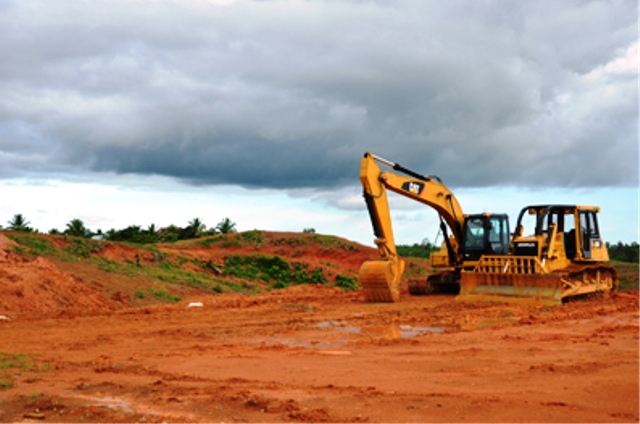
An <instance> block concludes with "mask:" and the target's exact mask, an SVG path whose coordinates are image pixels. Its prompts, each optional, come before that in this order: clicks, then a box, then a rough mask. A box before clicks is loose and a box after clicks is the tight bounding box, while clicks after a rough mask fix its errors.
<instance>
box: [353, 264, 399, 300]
mask: <svg viewBox="0 0 640 424" xmlns="http://www.w3.org/2000/svg"><path fill="white" fill-rule="evenodd" d="M403 270H404V262H402V261H367V262H365V263H363V264H362V266H361V267H360V272H359V274H358V282H359V283H360V285H361V286H362V290H363V292H364V297H365V300H366V301H367V302H397V301H398V300H400V278H401V277H402V272H403Z"/></svg>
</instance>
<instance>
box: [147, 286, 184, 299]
mask: <svg viewBox="0 0 640 424" xmlns="http://www.w3.org/2000/svg"><path fill="white" fill-rule="evenodd" d="M149 293H151V294H152V295H153V296H155V297H156V298H158V299H160V300H164V301H167V302H171V303H176V302H180V301H181V300H182V298H181V297H180V296H174V295H172V294H170V293H167V292H165V291H164V287H160V289H158V290H149Z"/></svg>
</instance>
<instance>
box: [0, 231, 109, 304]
mask: <svg viewBox="0 0 640 424" xmlns="http://www.w3.org/2000/svg"><path fill="white" fill-rule="evenodd" d="M15 245H16V243H15V242H13V241H12V240H9V239H8V238H6V237H5V236H4V235H1V234H0V281H2V283H3V284H2V285H0V314H2V315H7V316H11V315H13V314H15V313H23V312H30V313H34V312H35V313H38V314H51V313H56V312H60V311H65V313H69V314H87V313H101V312H108V311H111V310H113V307H112V306H111V305H110V304H109V302H108V301H107V300H106V298H105V297H104V296H103V295H102V294H101V293H99V292H98V291H96V290H94V289H92V288H90V287H89V286H87V285H86V284H85V283H84V282H82V281H80V280H79V279H78V278H76V277H74V276H72V275H70V274H67V273H66V272H63V271H61V270H60V269H59V268H58V267H57V266H56V265H54V264H53V263H52V262H50V261H49V260H48V259H46V258H44V257H42V256H38V257H36V258H35V259H28V258H26V257H24V256H19V255H17V254H15V253H14V252H13V247H14V246H15Z"/></svg>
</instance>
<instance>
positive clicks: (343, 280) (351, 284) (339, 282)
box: [336, 274, 360, 291]
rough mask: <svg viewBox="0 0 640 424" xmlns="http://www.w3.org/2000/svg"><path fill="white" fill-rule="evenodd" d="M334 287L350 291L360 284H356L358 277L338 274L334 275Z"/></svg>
mask: <svg viewBox="0 0 640 424" xmlns="http://www.w3.org/2000/svg"><path fill="white" fill-rule="evenodd" d="M336 287H338V288H341V289H342V290H346V291H351V290H357V289H359V288H360V285H359V284H358V279H357V278H356V277H351V276H348V275H341V274H338V275H336Z"/></svg>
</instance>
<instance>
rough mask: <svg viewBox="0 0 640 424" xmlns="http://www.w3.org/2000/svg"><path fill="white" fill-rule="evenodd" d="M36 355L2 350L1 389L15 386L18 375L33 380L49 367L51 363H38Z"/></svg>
mask: <svg viewBox="0 0 640 424" xmlns="http://www.w3.org/2000/svg"><path fill="white" fill-rule="evenodd" d="M36 358H37V357H36V355H27V354H24V353H7V352H3V351H0V390H1V389H10V388H12V387H15V385H16V379H17V378H18V377H21V376H22V377H26V379H27V380H29V381H33V380H37V379H38V378H40V376H41V375H42V373H44V372H46V371H47V370H48V369H49V364H48V363H46V362H45V363H44V364H38V362H37V361H36Z"/></svg>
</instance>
